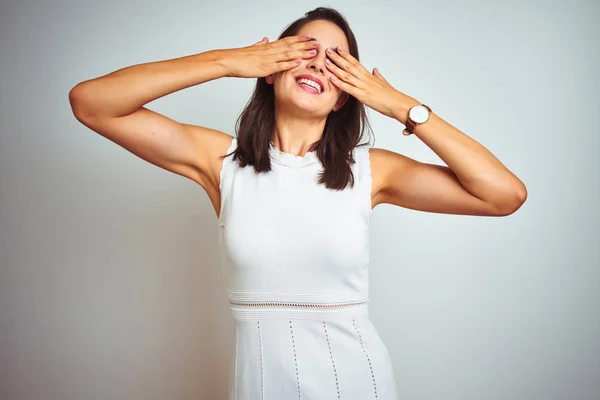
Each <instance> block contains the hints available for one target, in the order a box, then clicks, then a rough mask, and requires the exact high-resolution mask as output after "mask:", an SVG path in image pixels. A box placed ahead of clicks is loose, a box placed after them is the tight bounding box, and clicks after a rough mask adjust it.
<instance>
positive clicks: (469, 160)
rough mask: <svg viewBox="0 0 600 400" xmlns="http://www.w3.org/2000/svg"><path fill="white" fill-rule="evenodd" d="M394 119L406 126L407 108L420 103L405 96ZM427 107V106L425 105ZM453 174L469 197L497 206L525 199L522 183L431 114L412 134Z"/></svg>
mask: <svg viewBox="0 0 600 400" xmlns="http://www.w3.org/2000/svg"><path fill="white" fill-rule="evenodd" d="M400 104H401V105H400V106H399V108H398V110H399V113H398V114H397V115H396V116H395V118H396V119H397V120H398V121H399V122H400V123H402V124H403V125H406V119H407V118H408V110H409V109H410V107H412V106H414V105H416V104H421V103H420V102H419V101H417V100H416V99H414V98H411V97H407V98H403V99H402V100H401V101H400ZM426 104H427V103H426ZM413 133H414V135H416V136H417V137H418V138H419V139H420V140H422V141H423V142H424V143H425V144H426V145H427V146H428V147H429V148H431V150H433V151H434V152H435V153H436V154H437V155H438V156H439V157H440V158H441V159H442V160H443V161H444V162H445V163H446V165H448V167H449V168H450V169H451V170H452V171H453V172H454V174H455V175H456V176H457V178H458V180H459V181H460V182H461V184H462V186H463V187H464V188H465V189H466V190H467V191H469V192H470V193H471V194H472V195H474V196H476V197H478V198H480V199H482V200H485V201H488V202H491V203H493V204H499V205H509V204H512V203H513V202H515V203H518V202H519V201H520V200H523V199H524V198H525V197H526V196H527V190H526V187H525V185H524V184H523V182H522V181H521V180H520V179H519V178H517V176H515V175H514V174H513V173H512V172H511V171H510V170H509V169H508V168H506V167H505V166H504V165H503V164H502V163H501V162H500V160H498V159H497V158H496V157H495V156H494V155H493V154H492V153H491V152H490V151H489V150H488V149H486V148H485V147H484V146H482V145H481V144H480V143H478V142H477V141H475V140H474V139H472V138H471V137H469V136H467V135H466V134H464V133H463V132H461V131H460V130H458V129H457V128H455V127H454V126H452V125H451V124H449V123H448V122H446V121H445V120H443V119H442V118H441V117H440V116H439V115H437V114H436V113H435V110H433V112H432V113H431V115H430V118H429V120H428V121H427V122H426V123H424V124H421V125H418V126H417V127H416V128H415V130H414V131H413Z"/></svg>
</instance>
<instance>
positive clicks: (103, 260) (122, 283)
mask: <svg viewBox="0 0 600 400" xmlns="http://www.w3.org/2000/svg"><path fill="white" fill-rule="evenodd" d="M321 5H329V6H333V7H335V8H337V9H338V10H339V11H340V12H342V13H343V14H344V15H345V16H346V17H347V19H348V20H349V22H350V25H351V27H352V28H353V30H354V32H355V34H356V36H357V39H358V44H359V49H360V55H361V61H362V62H363V64H364V65H365V66H366V67H367V68H368V69H370V70H371V69H372V68H373V67H378V68H379V70H380V71H381V73H382V74H383V75H384V76H385V77H386V78H387V79H388V81H390V83H392V84H393V85H394V86H395V87H396V88H397V89H398V90H400V91H402V92H404V93H406V94H408V95H410V96H412V97H414V98H416V99H418V100H420V101H422V102H423V103H425V104H427V105H429V106H430V107H431V108H432V109H433V110H434V112H436V113H437V114H438V115H439V116H441V117H442V118H444V119H445V120H447V121H448V122H450V123H451V124H453V125H454V126H456V127H457V128H459V129H460V130H462V131H463V132H465V133H466V134H468V135H469V136H471V137H473V138H474V139H475V140H477V141H478V142H480V143H481V144H483V145H484V146H486V147H487V148H488V149H489V150H491V151H492V152H493V153H494V154H495V155H496V156H497V157H498V158H499V159H500V160H501V161H502V162H503V163H504V164H505V165H506V166H507V167H508V168H509V169H511V170H512V171H513V172H514V173H515V174H517V176H519V177H520V178H521V179H522V180H523V182H524V183H525V184H526V185H527V189H528V195H529V197H528V199H527V201H526V203H525V204H524V205H523V206H522V208H521V209H520V210H519V211H517V212H516V213H515V214H513V215H510V216H508V217H503V218H492V217H470V216H457V215H440V214H431V213H422V212H416V211H412V210H407V209H401V208H399V207H395V206H392V205H387V204H386V205H381V206H378V207H376V209H375V210H374V212H373V215H372V219H371V224H372V225H371V228H372V230H371V241H372V242H371V260H372V263H371V268H372V270H371V271H372V272H371V293H370V295H371V299H372V303H371V316H372V319H373V322H374V324H375V326H376V327H377V329H378V330H379V332H380V335H381V337H382V339H383V341H384V342H385V344H386V345H387V347H388V349H389V351H390V354H391V356H392V359H393V365H394V371H395V376H396V379H397V382H398V390H399V397H400V398H401V399H403V400H440V399H444V400H466V399H476V400H507V399H510V400H554V399H556V400H565V399H570V400H571V399H572V400H592V399H598V398H600V380H599V379H598V377H599V376H600V311H599V307H600V273H599V264H600V254H599V245H600V241H599V225H600V221H599V213H598V204H600V201H599V200H600V199H599V194H598V184H599V182H600V176H599V175H600V172H599V171H600V168H599V161H598V150H599V149H600V140H599V135H598V127H597V126H596V125H595V124H596V123H597V122H598V110H599V109H600V101H599V99H600V96H599V95H598V93H599V89H600V88H599V86H600V85H599V82H598V78H597V71H599V70H600V54H599V50H598V38H599V37H600V30H599V28H598V24H597V21H598V18H599V17H600V15H599V14H600V12H599V8H600V7H599V6H598V4H597V3H596V2H593V1H587V2H586V1H575V2H573V1H571V2H567V1H566V0H565V1H561V2H558V1H554V2H534V1H518V2H517V1H508V2H507V1H495V2H493V3H489V4H488V5H483V2H478V1H453V2H447V1H428V2H427V3H426V5H423V4H422V3H419V2H414V1H411V2H404V1H384V0H379V1H376V0H372V1H368V2H366V1H347V0H345V1H331V2H329V3H326V4H322V3H318V2H314V1H302V2H293V3H287V2H283V1H261V2H247V1H237V2H234V1H211V2H208V1H198V0H197V1H188V2H183V1H169V2H167V1H163V2H160V3H159V2H149V1H114V0H110V1H102V2H100V1H94V2H88V1H52V2H42V1H37V2H34V1H16V0H13V1H3V2H2V3H1V4H0V268H1V269H0V398H1V399H2V400H38V399H40V400H42V399H43V400H76V399H77V400H115V399H124V400H125V399H126V400H137V399H140V400H142V399H143V400H152V399H157V400H165V399H185V400H187V399H190V400H191V399H225V398H226V396H227V369H226V368H227V361H228V358H229V357H230V354H231V350H232V348H231V339H232V333H233V322H232V319H231V317H230V314H229V308H228V303H227V295H226V291H225V286H224V281H223V279H222V277H221V275H220V272H221V271H220V270H219V258H218V249H217V220H216V216H215V212H214V210H213V208H212V205H211V204H210V201H209V199H208V196H207V195H206V194H205V192H204V191H203V189H202V188H201V187H200V186H198V185H196V184H194V183H193V182H192V181H190V180H187V179H185V178H183V177H180V176H178V175H175V174H172V173H169V172H167V171H164V170H161V169H159V168H158V167H155V166H153V165H151V164H149V163H146V162H145V161H143V160H141V159H139V158H137V157H135V156H133V155H131V153H128V152H127V151H125V150H124V149H123V148H121V147H119V146H117V145H115V144H114V143H112V142H110V141H108V140H106V139H104V138H103V137H101V136H100V135H98V134H96V133H94V132H92V131H91V130H89V129H88V128H86V127H85V126H83V125H82V124H80V123H79V122H78V121H77V120H76V119H75V118H74V116H73V115H72V112H71V109H70V106H69V101H68V93H69V90H70V89H71V88H72V87H73V86H74V85H75V84H77V83H78V82H81V81H83V80H86V79H90V78H94V77H97V76H100V75H104V74H107V73H109V72H111V71H114V70H116V69H120V68H123V67H125V66H128V65H133V64H139V63H144V62H150V61H158V60H164V59H170V58H176V57H181V56H184V55H189V54H194V53H199V52H203V51H207V50H210V49H216V48H229V47H242V46H247V45H250V44H252V43H255V42H257V41H259V40H260V39H261V38H262V37H263V36H268V37H269V39H270V40H275V39H276V37H277V36H278V35H279V33H280V32H281V31H282V30H283V29H284V27H285V26H286V25H287V24H289V23H290V22H292V21H293V20H295V19H297V18H299V17H301V16H302V15H303V14H304V13H305V12H307V11H309V10H311V9H313V8H315V7H317V6H321ZM593 71H596V72H593ZM254 83H255V80H253V79H246V80H244V79H233V78H230V79H227V78H226V79H220V80H216V81H212V82H208V83H206V84H203V85H200V86H197V87H193V88H189V89H186V90H183V91H180V92H177V93H174V94H172V95H169V96H166V97H164V98H162V99H159V100H157V101H155V102H152V103H150V104H149V107H150V108H151V109H153V110H155V111H158V112H161V113H163V114H165V115H167V116H169V117H171V118H173V119H176V120H178V121H181V122H186V123H192V124H198V125H203V126H208V127H211V128H215V129H220V130H223V131H225V132H227V133H229V134H234V124H235V120H236V119H237V117H238V116H239V114H240V112H241V110H242V108H243V106H244V105H245V104H246V102H247V100H248V98H249V96H250V94H251V92H252V90H253V88H254ZM370 116H371V122H372V126H373V129H374V133H375V137H376V141H375V147H382V148H387V149H389V150H393V151H396V152H400V153H402V154H405V155H407V156H409V157H413V158H415V159H418V160H421V161H427V162H435V163H439V162H441V161H440V159H439V158H438V157H437V156H436V154H435V153H433V152H432V151H431V150H430V149H429V148H428V147H427V146H426V145H424V144H423V143H422V142H420V141H419V139H418V138H417V137H415V136H411V137H404V136H402V134H401V131H402V129H403V125H401V124H399V123H398V122H397V121H394V120H391V119H389V118H387V117H384V116H382V115H380V114H378V113H376V112H374V111H372V110H370Z"/></svg>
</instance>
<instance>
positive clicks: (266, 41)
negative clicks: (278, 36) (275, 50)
mask: <svg viewBox="0 0 600 400" xmlns="http://www.w3.org/2000/svg"><path fill="white" fill-rule="evenodd" d="M265 43H269V38H267V37H266V36H265V37H264V38H262V40H261V41H260V42H256V43H254V44H253V45H252V46H259V45H261V44H265Z"/></svg>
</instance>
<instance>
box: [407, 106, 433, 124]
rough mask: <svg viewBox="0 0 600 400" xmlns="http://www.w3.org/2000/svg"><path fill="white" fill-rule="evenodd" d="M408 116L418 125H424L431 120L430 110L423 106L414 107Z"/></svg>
mask: <svg viewBox="0 0 600 400" xmlns="http://www.w3.org/2000/svg"><path fill="white" fill-rule="evenodd" d="M408 116H409V117H410V119H412V120H413V121H414V122H416V123H417V124H422V123H423V122H426V121H427V120H428V119H429V110H428V109H426V108H425V107H423V106H414V107H413V108H411V109H410V111H409V113H408Z"/></svg>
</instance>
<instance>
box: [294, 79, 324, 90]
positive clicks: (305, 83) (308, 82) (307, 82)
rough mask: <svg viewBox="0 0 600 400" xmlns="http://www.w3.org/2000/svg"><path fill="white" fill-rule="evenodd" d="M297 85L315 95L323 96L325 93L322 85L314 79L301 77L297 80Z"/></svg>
mask: <svg viewBox="0 0 600 400" xmlns="http://www.w3.org/2000/svg"><path fill="white" fill-rule="evenodd" d="M296 83H297V84H298V86H300V87H301V88H302V89H304V90H306V91H307V92H310V93H314V94H321V93H322V92H323V87H322V86H321V84H320V83H319V82H316V81H314V80H312V79H308V78H303V77H300V79H297V80H296Z"/></svg>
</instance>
